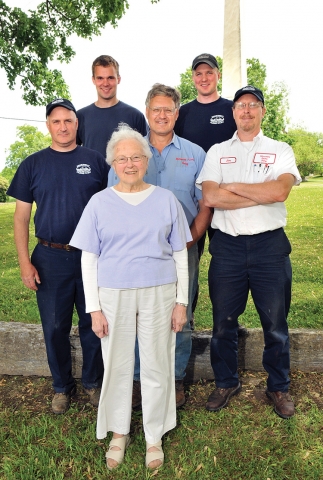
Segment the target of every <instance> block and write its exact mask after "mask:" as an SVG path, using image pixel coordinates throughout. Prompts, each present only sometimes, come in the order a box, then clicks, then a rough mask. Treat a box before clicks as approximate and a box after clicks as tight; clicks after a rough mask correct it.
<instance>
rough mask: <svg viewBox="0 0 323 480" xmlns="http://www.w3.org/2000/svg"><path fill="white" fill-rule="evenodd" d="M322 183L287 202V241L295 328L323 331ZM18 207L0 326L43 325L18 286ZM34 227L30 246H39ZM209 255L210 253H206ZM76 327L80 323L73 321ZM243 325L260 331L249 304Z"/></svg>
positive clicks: (7, 224) (202, 310)
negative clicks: (5, 324)
mask: <svg viewBox="0 0 323 480" xmlns="http://www.w3.org/2000/svg"><path fill="white" fill-rule="evenodd" d="M322 207H323V178H322V177H315V178H311V179H310V180H309V181H308V182H304V183H302V184H301V185H300V186H299V187H294V188H293V189H292V191H291V193H290V196H289V198H288V201H287V209H288V225H287V227H286V232H287V235H288V237H289V239H290V241H291V244H292V248H293V251H292V255H291V259H292V264H293V298H292V307H291V311H290V314H289V326H290V327H291V328H299V327H303V328H323V268H322V260H323V254H322V252H323V213H322V212H323V208H322ZM13 212H14V203H7V204H0V265H1V279H2V282H1V283H2V287H1V297H0V321H11V322H24V323H39V321H40V320H39V314H38V310H37V306H36V301H35V295H34V293H33V292H31V291H30V290H28V289H27V288H26V287H24V285H23V284H22V282H21V281H20V275H19V266H18V262H17V256H16V251H15V248H14V241H13V228H12V224H13ZM33 230H34V229H33V224H31V228H30V236H31V244H32V243H34V242H35V239H34V233H33ZM206 250H207V248H206ZM209 261H210V256H209V254H208V253H207V251H206V252H205V253H204V255H203V257H202V259H201V264H200V298H199V303H198V307H197V311H196V315H195V324H196V328H197V329H210V328H212V314H211V304H210V300H209V296H208V286H207V271H208V265H209ZM75 321H77V319H76V317H75ZM240 323H242V324H243V325H245V326H246V327H248V328H251V327H258V326H260V325H259V320H258V315H257V313H256V311H255V308H254V306H253V303H252V301H251V298H249V301H248V305H247V309H246V311H245V313H244V314H243V315H242V316H241V317H240Z"/></svg>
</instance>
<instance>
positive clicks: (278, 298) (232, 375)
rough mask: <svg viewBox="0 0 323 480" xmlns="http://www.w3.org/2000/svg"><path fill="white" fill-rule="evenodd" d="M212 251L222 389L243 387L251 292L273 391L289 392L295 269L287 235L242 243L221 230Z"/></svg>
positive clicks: (245, 238) (214, 350)
mask: <svg viewBox="0 0 323 480" xmlns="http://www.w3.org/2000/svg"><path fill="white" fill-rule="evenodd" d="M209 250H210V253H211V255H212V260H211V263H210V268H209V291H210V298H211V302H212V306H213V336H212V340H211V364H212V368H213V372H214V376H215V383H216V386H217V387H219V388H230V387H234V386H236V385H237V384H238V381H239V379H238V372H237V368H238V317H239V315H241V314H242V313H243V312H244V310H245V307H246V303H247V299H248V293H249V290H250V291H251V294H252V298H253V301H254V304H255V306H256V309H257V312H258V314H259V317H260V321H261V325H262V328H263V332H264V343H265V348H264V353H263V366H264V368H265V370H266V371H267V373H268V380H267V386H268V390H269V391H272V392H274V391H282V392H286V391H287V390H288V385H289V378H288V373H289V367H290V360H289V335H288V326H287V315H288V311H289V307H290V301H291V281H292V269H291V264H290V259H289V254H290V252H291V246H290V243H289V241H288V238H287V237H286V234H285V232H284V230H283V229H282V228H280V229H278V230H274V231H272V232H265V233H260V234H258V235H240V236H237V237H233V236H231V235H227V234H225V233H222V232H221V231H220V230H216V231H215V234H214V236H213V239H212V241H211V244H210V249H209Z"/></svg>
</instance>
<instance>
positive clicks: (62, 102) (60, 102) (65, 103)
mask: <svg viewBox="0 0 323 480" xmlns="http://www.w3.org/2000/svg"><path fill="white" fill-rule="evenodd" d="M56 107H64V108H67V110H72V112H74V113H76V110H75V107H74V105H73V103H72V102H70V101H69V100H67V99H66V98H55V100H53V101H52V102H50V103H49V104H48V105H47V107H46V118H47V117H48V115H50V113H51V111H52V110H54V108H56Z"/></svg>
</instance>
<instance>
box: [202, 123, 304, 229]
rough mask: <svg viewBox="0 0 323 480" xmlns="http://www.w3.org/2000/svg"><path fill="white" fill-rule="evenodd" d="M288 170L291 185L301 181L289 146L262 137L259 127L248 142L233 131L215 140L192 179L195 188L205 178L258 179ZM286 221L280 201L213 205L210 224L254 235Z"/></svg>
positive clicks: (212, 179)
mask: <svg viewBox="0 0 323 480" xmlns="http://www.w3.org/2000/svg"><path fill="white" fill-rule="evenodd" d="M284 173H290V174H292V175H294V177H295V185H298V184H299V183H300V182H301V176H300V174H299V171H298V169H297V167H296V161H295V156H294V153H293V150H292V149H291V147H290V146H289V145H288V144H287V143H284V142H278V141H277V140H272V139H271V138H268V137H265V136H264V135H263V133H262V132H261V131H260V132H259V134H258V135H257V136H256V137H255V138H254V139H253V141H252V142H247V143H243V142H241V141H240V139H239V137H238V135H237V132H236V133H235V134H234V135H233V137H232V138H231V139H230V140H227V141H226V142H223V143H220V144H216V145H214V146H213V147H211V148H210V150H209V151H208V153H207V156H206V159H205V163H204V166H203V168H202V171H201V173H200V175H199V177H198V179H197V181H196V184H197V186H198V187H199V188H202V187H201V185H202V183H203V182H205V181H212V182H216V183H218V184H221V183H232V182H240V183H251V184H254V183H262V182H268V181H269V180H277V178H278V177H279V176H280V175H283V174H284ZM285 225H286V207H285V204H284V202H276V203H271V204H264V205H256V206H253V207H248V208H238V209H236V210H224V209H221V208H215V209H214V215H213V219H212V223H211V226H212V228H215V229H219V230H221V231H222V232H224V233H227V234H229V235H233V236H237V235H254V234H257V233H262V232H266V231H270V230H276V229H277V228H281V227H284V226H285Z"/></svg>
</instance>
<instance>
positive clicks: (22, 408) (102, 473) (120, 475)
mask: <svg viewBox="0 0 323 480" xmlns="http://www.w3.org/2000/svg"><path fill="white" fill-rule="evenodd" d="M264 378H265V375H263V378H262V379H261V378H260V384H259V385H258V386H256V387H255V386H254V385H253V386H252V383H249V382H250V381H252V380H255V379H256V378H255V376H249V377H248V376H245V377H243V381H244V387H243V390H242V392H241V393H240V394H239V395H238V396H237V397H234V398H233V399H232V401H231V402H230V405H229V406H228V407H227V408H226V409H224V410H221V411H220V412H217V413H212V412H207V411H206V410H205V409H204V408H203V407H202V406H201V403H202V402H203V401H204V399H205V397H206V396H207V395H208V394H209V393H210V391H211V389H212V388H213V387H212V385H211V384H197V385H192V386H191V387H190V390H189V399H188V403H187V404H186V406H185V407H184V408H183V409H181V410H180V411H179V412H178V426H177V427H176V429H174V430H172V431H171V432H169V433H168V434H167V435H166V436H165V437H164V440H163V445H164V451H165V465H164V467H163V468H162V469H160V470H159V471H158V473H156V472H155V473H154V472H149V471H147V470H146V469H145V467H144V451H145V441H144V436H143V432H142V416H141V413H138V412H134V413H133V415H132V423H131V437H132V439H133V443H132V444H131V445H130V447H129V448H128V450H127V452H126V456H125V461H124V463H123V464H122V465H121V466H120V467H118V469H117V470H115V471H114V472H113V473H110V472H108V470H107V469H106V465H105V458H104V457H105V455H104V454H105V451H106V450H107V446H108V443H109V440H110V435H109V436H108V438H107V439H104V440H96V438H95V423H96V409H93V408H91V407H90V406H89V405H88V404H85V403H82V399H80V398H78V399H77V401H74V402H73V403H72V407H71V409H70V410H69V411H68V412H67V413H66V414H65V415H61V416H55V415H53V414H52V413H50V406H49V405H50V396H49V395H46V393H47V392H49V388H50V387H49V383H50V380H45V379H35V380H32V381H30V380H29V383H28V389H29V391H33V392H32V395H33V396H34V397H35V401H36V402H37V400H38V398H39V397H40V396H41V395H42V394H44V393H45V396H44V397H43V399H42V400H43V403H44V402H45V403H46V402H47V404H48V405H47V411H46V406H45V408H44V407H42V408H41V411H38V412H37V411H35V408H34V405H33V404H32V399H31V398H30V399H29V403H28V405H26V404H25V403H24V398H22V399H20V401H19V402H17V403H19V405H15V402H12V406H9V407H8V406H4V405H1V401H0V406H1V407H2V408H1V409H0V410H1V412H0V445H1V454H2V458H1V459H0V478H1V480H18V479H22V480H35V479H41V480H52V479H75V480H81V479H87V480H103V479H116V480H125V479H129V480H132V479H139V480H143V479H150V478H154V477H156V478H158V479H164V480H173V479H182V480H184V479H185V480H189V479H201V480H208V479H209V480H213V479H214V480H235V479H236V480H238V479H239V480H247V479H250V480H269V479H270V480H322V479H323V464H322V455H323V446H322V440H321V439H322V430H323V412H322V408H320V407H322V404H319V403H316V402H315V401H313V399H311V398H309V396H310V394H312V395H315V394H316V392H317V391H318V390H317V385H320V390H319V391H320V394H322V393H323V391H322V386H323V376H322V374H312V377H311V380H310V382H309V387H310V389H311V385H312V386H313V385H316V390H315V391H314V390H312V391H310V392H309V393H307V392H306V388H304V387H305V383H306V382H307V378H306V376H305V375H304V374H299V375H298V379H297V378H296V376H294V378H293V380H294V381H293V382H292V384H293V385H294V388H296V389H297V388H300V385H302V389H303V393H302V394H296V392H295V396H296V397H297V410H296V412H297V414H296V415H295V416H294V417H293V418H292V419H290V420H282V419H281V418H279V417H278V416H277V415H275V414H274V413H273V411H272V405H269V404H268V402H267V400H266V396H265V394H264V387H265V381H264ZM256 380H257V381H258V380H259V379H256ZM16 381H18V382H19V378H17V379H16ZM23 382H26V380H22V381H20V383H23ZM12 384H13V382H12V380H11V385H12ZM46 385H47V386H46ZM20 388H21V387H20ZM0 391H1V390H0ZM255 392H256V394H255ZM26 395H28V393H26ZM37 397H38V398H37ZM256 397H257V398H256ZM44 398H45V400H44Z"/></svg>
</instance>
